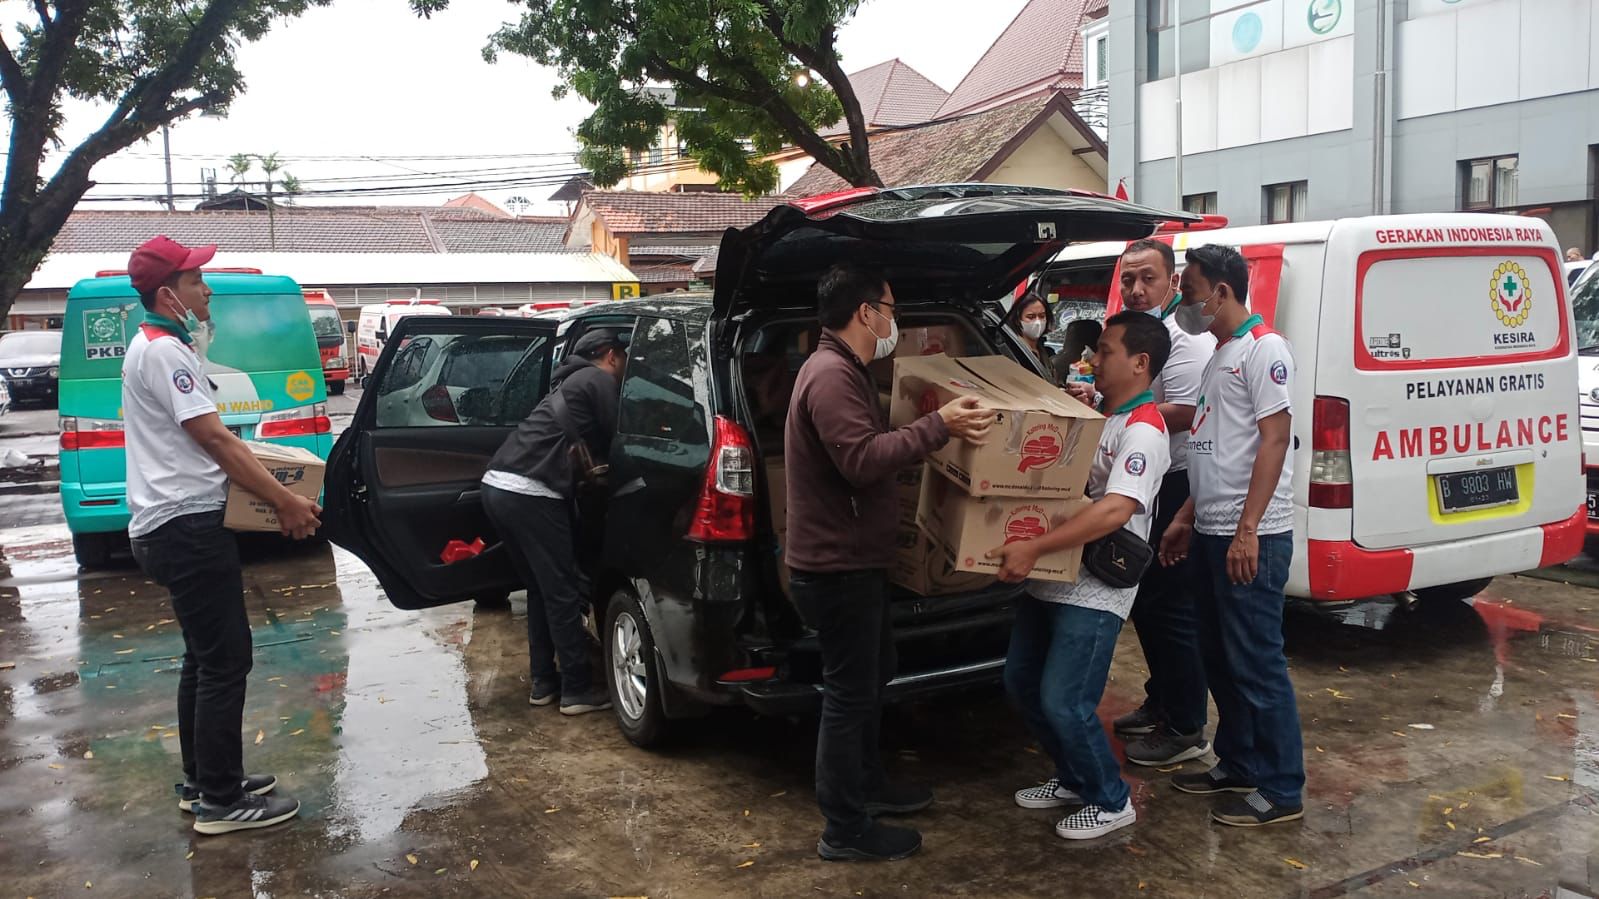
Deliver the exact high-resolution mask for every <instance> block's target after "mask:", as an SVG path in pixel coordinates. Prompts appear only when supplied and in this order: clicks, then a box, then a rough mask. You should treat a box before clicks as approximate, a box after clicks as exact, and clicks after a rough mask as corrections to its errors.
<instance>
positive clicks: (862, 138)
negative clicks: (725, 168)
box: [759, 0, 883, 187]
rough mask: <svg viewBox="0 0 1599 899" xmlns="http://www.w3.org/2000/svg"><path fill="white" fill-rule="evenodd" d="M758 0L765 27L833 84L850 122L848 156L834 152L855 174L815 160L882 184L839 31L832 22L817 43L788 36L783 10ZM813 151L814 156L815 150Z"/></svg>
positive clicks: (852, 178)
mask: <svg viewBox="0 0 1599 899" xmlns="http://www.w3.org/2000/svg"><path fill="white" fill-rule="evenodd" d="M759 2H760V5H761V8H762V9H763V10H765V13H764V14H763V15H762V16H761V21H762V22H763V23H764V24H765V25H766V30H768V31H770V32H771V33H772V36H773V37H775V38H776V39H777V42H778V44H779V45H780V46H782V48H783V49H784V50H787V51H788V52H789V54H790V55H792V56H793V57H794V58H795V59H797V60H799V61H800V62H802V63H804V64H805V65H807V66H809V67H811V68H812V69H814V70H815V71H816V73H817V74H818V75H821V76H822V80H824V81H826V82H827V83H828V86H830V87H832V89H833V93H834V94H835V95H836V96H837V97H838V105H839V106H840V107H842V108H843V110H844V122H845V124H846V125H848V126H849V140H850V152H849V154H848V155H847V156H846V154H844V153H843V152H842V151H839V150H837V149H836V148H835V152H836V153H837V155H838V157H839V158H840V159H841V160H847V161H846V162H845V164H846V165H848V166H849V167H850V168H853V169H855V170H856V171H855V173H854V174H853V175H852V174H850V173H846V172H844V171H843V170H841V169H840V168H839V167H838V166H834V165H828V164H827V163H826V162H825V161H823V159H822V158H821V157H816V161H817V162H821V163H822V164H823V165H826V166H827V167H828V168H830V169H832V170H833V171H834V172H835V173H837V174H838V175H839V176H840V177H842V178H843V179H844V180H846V181H848V182H850V183H851V184H854V183H855V182H856V181H857V180H865V182H866V183H867V184H872V185H876V186H879V187H880V186H882V183H883V180H882V178H881V177H879V176H878V174H877V171H876V170H875V169H874V168H872V165H871V151H870V147H871V144H870V138H869V137H868V135H867V132H866V116H865V113H864V112H863V111H862V110H861V100H860V97H859V96H857V95H856V93H855V85H854V84H852V83H850V80H849V74H848V73H846V72H845V71H844V68H843V66H841V65H839V63H838V50H837V48H836V41H837V38H838V33H837V31H836V30H835V29H834V27H833V26H832V25H828V26H827V27H826V28H823V29H822V32H821V34H820V35H819V36H818V38H817V45H816V46H814V47H812V46H810V45H808V44H802V43H800V42H798V41H795V40H791V39H790V38H789V37H788V33H787V23H786V22H785V21H784V19H783V14H782V13H781V12H780V11H779V10H778V9H777V7H775V6H773V5H772V2H771V0H759ZM829 146H832V145H831V144H829ZM807 152H809V151H807ZM811 155H812V156H815V154H814V153H813V154H811Z"/></svg>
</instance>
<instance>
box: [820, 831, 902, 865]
mask: <svg viewBox="0 0 1599 899" xmlns="http://www.w3.org/2000/svg"><path fill="white" fill-rule="evenodd" d="M921 848H922V835H921V834H919V833H917V832H916V831H914V830H912V829H910V828H909V827H895V826H893V825H892V824H882V823H879V822H873V823H872V826H871V827H869V828H867V829H866V832H865V833H862V834H861V835H860V836H857V837H846V838H842V839H837V838H835V839H829V838H827V837H825V836H824V837H822V838H821V839H820V840H817V841H816V854H817V855H819V856H821V857H822V860H823V861H829V862H891V861H895V860H897V859H902V858H910V857H911V856H913V855H915V854H916V853H917V851H918V850H920V849H921Z"/></svg>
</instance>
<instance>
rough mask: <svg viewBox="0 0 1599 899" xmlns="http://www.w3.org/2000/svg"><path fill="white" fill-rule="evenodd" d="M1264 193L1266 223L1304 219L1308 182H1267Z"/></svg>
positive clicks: (1308, 189)
mask: <svg viewBox="0 0 1599 899" xmlns="http://www.w3.org/2000/svg"><path fill="white" fill-rule="evenodd" d="M1264 193H1265V206H1266V210H1265V211H1266V223H1267V224H1268V225H1275V224H1278V223H1280V222H1302V221H1304V220H1305V207H1306V205H1307V204H1308V202H1309V197H1310V182H1308V181H1288V182H1285V183H1282V184H1268V185H1266V187H1265V189H1264Z"/></svg>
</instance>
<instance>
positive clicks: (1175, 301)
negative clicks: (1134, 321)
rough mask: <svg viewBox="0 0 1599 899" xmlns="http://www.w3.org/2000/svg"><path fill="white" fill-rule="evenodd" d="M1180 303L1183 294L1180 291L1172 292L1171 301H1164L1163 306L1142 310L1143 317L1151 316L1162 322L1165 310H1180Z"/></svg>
mask: <svg viewBox="0 0 1599 899" xmlns="http://www.w3.org/2000/svg"><path fill="white" fill-rule="evenodd" d="M1182 302H1183V293H1182V291H1180V290H1174V291H1172V295H1171V299H1169V300H1167V301H1166V305H1164V306H1151V307H1149V308H1148V309H1145V310H1144V314H1145V315H1153V316H1154V317H1156V318H1158V319H1161V320H1163V321H1164V320H1165V318H1166V310H1167V309H1180V308H1182Z"/></svg>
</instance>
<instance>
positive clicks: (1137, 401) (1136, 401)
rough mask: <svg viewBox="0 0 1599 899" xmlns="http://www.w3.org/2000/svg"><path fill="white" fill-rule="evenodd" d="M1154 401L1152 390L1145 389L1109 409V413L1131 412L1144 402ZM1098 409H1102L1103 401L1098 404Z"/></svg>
mask: <svg viewBox="0 0 1599 899" xmlns="http://www.w3.org/2000/svg"><path fill="white" fill-rule="evenodd" d="M1154 401H1155V392H1154V391H1153V390H1146V391H1144V392H1143V393H1140V394H1139V395H1137V396H1135V397H1133V398H1132V399H1130V400H1128V401H1127V402H1125V403H1122V404H1121V405H1120V406H1117V407H1116V408H1114V409H1112V410H1110V414H1111V415H1121V414H1122V413H1123V412H1131V411H1133V410H1134V409H1137V408H1138V407H1139V406H1142V405H1143V404H1145V403H1153V402H1154ZM1100 411H1101V412H1103V411H1104V404H1103V403H1101V404H1100Z"/></svg>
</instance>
